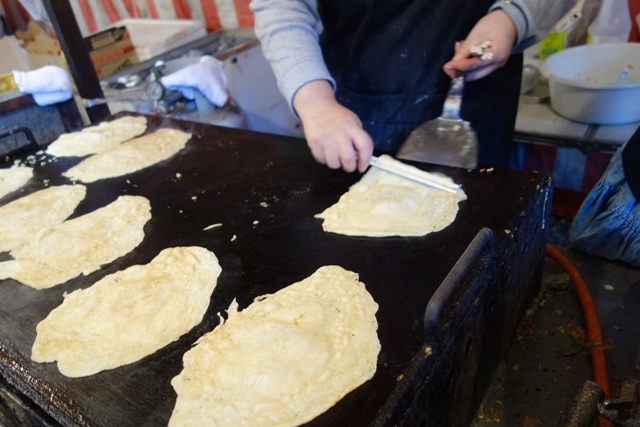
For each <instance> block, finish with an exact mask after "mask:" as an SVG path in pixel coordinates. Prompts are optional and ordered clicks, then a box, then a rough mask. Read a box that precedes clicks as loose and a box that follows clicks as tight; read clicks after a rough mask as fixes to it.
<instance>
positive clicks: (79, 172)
mask: <svg viewBox="0 0 640 427" xmlns="http://www.w3.org/2000/svg"><path fill="white" fill-rule="evenodd" d="M190 138H191V134H189V133H186V132H182V131H180V130H176V129H168V128H162V129H159V130H157V131H155V132H153V133H150V134H147V135H144V136H141V137H139V138H135V139H132V140H130V141H127V142H124V143H122V144H119V145H117V146H115V147H113V148H110V149H108V150H106V151H102V152H100V153H98V154H96V155H94V156H91V157H89V158H87V159H84V160H83V161H82V162H80V163H79V164H77V165H76V166H74V167H72V168H71V169H69V170H68V171H67V172H65V173H63V174H62V175H64V176H66V177H67V178H69V179H71V180H72V181H82V182H87V183H88V182H94V181H98V180H100V179H105V178H113V177H116V176H122V175H127V174H130V173H133V172H136V171H139V170H141V169H144V168H147V167H149V166H152V165H154V164H156V163H158V162H161V161H163V160H166V159H168V158H169V157H171V156H173V155H175V154H176V153H177V152H178V151H180V150H182V149H183V148H184V147H185V145H186V144H187V141H188V140H189V139H190Z"/></svg>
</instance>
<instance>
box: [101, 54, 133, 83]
mask: <svg viewBox="0 0 640 427" xmlns="http://www.w3.org/2000/svg"><path fill="white" fill-rule="evenodd" d="M137 63H138V55H136V53H135V52H133V53H130V54H128V55H125V56H121V57H120V58H118V59H117V60H115V61H111V62H107V63H106V64H103V65H101V66H100V67H96V73H97V74H98V78H100V79H102V78H104V77H107V76H110V75H111V74H113V73H115V72H117V71H121V70H124V69H125V68H128V67H130V66H132V65H134V64H137Z"/></svg>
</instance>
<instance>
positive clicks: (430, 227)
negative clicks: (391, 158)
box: [316, 168, 467, 237]
mask: <svg viewBox="0 0 640 427" xmlns="http://www.w3.org/2000/svg"><path fill="white" fill-rule="evenodd" d="M415 169H416V171H419V170H418V169H417V168H415ZM441 178H442V179H447V180H449V181H450V182H451V183H453V181H452V180H451V179H450V178H448V177H444V176H442V177H441ZM466 198H467V196H466V194H465V193H464V191H462V189H460V190H458V191H457V192H456V193H449V192H447V191H443V190H439V189H436V188H433V187H429V186H427V185H424V184H420V183H418V182H415V181H413V180H410V179H407V178H403V177H401V176H399V175H395V174H393V173H390V172H387V171H383V170H380V169H376V168H370V169H369V170H368V171H367V173H365V174H364V175H363V176H362V178H361V179H360V181H358V182H357V183H355V184H354V185H353V186H351V188H349V191H347V192H346V193H345V194H343V195H342V197H340V200H338V202H337V203H336V204H334V205H333V206H330V207H329V208H327V209H326V210H325V211H324V212H322V213H320V214H318V215H316V218H321V219H324V221H323V223H322V228H323V229H324V230H325V231H328V232H332V233H338V234H345V235H348V236H367V237H384V236H422V235H425V234H428V233H433V232H436V231H440V230H442V229H443V228H445V227H446V226H448V225H449V224H451V223H452V222H453V220H454V219H455V217H456V214H457V213H458V203H459V202H460V201H462V200H466Z"/></svg>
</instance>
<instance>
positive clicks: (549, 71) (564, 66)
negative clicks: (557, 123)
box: [540, 43, 640, 125]
mask: <svg viewBox="0 0 640 427" xmlns="http://www.w3.org/2000/svg"><path fill="white" fill-rule="evenodd" d="M624 69H627V70H628V72H629V73H628V75H627V77H626V79H625V80H624V82H622V83H616V81H617V80H618V77H619V76H620V73H621V72H622V70H624ZM540 71H541V72H542V74H543V75H544V76H545V77H546V78H547V79H548V80H549V94H550V96H551V108H553V109H554V110H555V111H556V112H557V113H558V114H560V115H561V116H564V117H566V118H568V119H570V120H574V121H577V122H581V123H589V124H598V125H620V124H627V123H634V122H638V121H640V43H611V44H594V45H582V46H576V47H571V48H569V49H565V50H562V51H560V52H558V53H555V54H553V55H551V56H550V57H548V58H547V59H546V60H545V61H544V62H543V64H542V67H541V70H540Z"/></svg>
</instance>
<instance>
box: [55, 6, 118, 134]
mask: <svg viewBox="0 0 640 427" xmlns="http://www.w3.org/2000/svg"><path fill="white" fill-rule="evenodd" d="M43 3H44V6H45V8H46V9H47V13H48V15H49V19H51V25H52V26H53V30H54V31H55V33H56V37H57V38H58V41H59V42H60V46H61V47H62V52H63V53H64V55H65V58H66V60H67V64H68V66H69V71H70V72H71V76H72V77H73V80H74V82H75V84H76V87H77V88H78V93H79V94H80V97H81V98H83V99H95V98H104V93H103V92H102V87H101V86H100V79H98V74H97V73H96V70H95V68H94V66H93V63H92V62H91V57H90V56H89V50H88V49H87V47H86V45H85V43H84V40H83V38H82V33H81V32H80V27H79V26H78V21H76V18H75V15H74V14H73V9H72V8H71V4H70V3H69V0H44V1H43ZM110 114H111V113H110V111H109V107H108V106H107V104H101V105H96V106H93V107H89V108H87V115H88V116H89V120H90V121H91V123H92V124H97V123H100V122H102V121H103V120H104V119H106V118H107V117H109V116H110Z"/></svg>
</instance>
